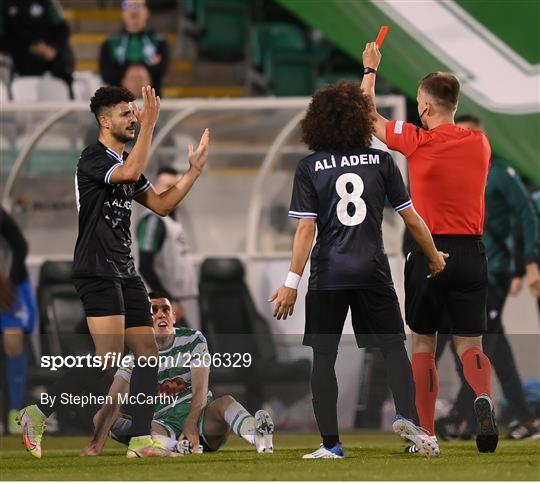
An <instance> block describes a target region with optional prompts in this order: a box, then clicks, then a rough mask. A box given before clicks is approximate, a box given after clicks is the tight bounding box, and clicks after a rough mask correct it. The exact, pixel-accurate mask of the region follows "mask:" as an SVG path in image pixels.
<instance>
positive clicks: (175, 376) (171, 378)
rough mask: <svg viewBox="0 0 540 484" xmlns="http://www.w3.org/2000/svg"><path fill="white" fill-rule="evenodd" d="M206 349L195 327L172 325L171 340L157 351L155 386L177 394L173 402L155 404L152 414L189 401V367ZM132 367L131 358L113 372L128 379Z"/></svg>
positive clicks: (201, 336)
mask: <svg viewBox="0 0 540 484" xmlns="http://www.w3.org/2000/svg"><path fill="white" fill-rule="evenodd" d="M207 353H208V344H207V343H206V338H205V337H204V335H203V334H202V333H201V332H200V331H197V330H194V329H189V328H184V327H182V328H175V336H174V340H173V342H172V343H171V344H170V345H169V346H168V347H167V348H163V349H160V351H159V370H158V387H157V391H156V395H167V396H171V397H173V396H175V395H176V396H177V400H176V401H175V403H174V404H160V403H157V404H156V409H155V412H154V418H158V417H160V416H162V415H163V414H164V413H166V412H167V411H168V410H170V409H171V408H172V407H173V406H177V405H179V404H183V403H190V402H191V398H192V390H191V370H190V364H191V363H192V362H193V366H201V365H200V364H198V365H197V364H196V363H195V362H197V361H198V362H200V361H201V360H202V357H203V355H205V354H207ZM129 356H131V358H133V355H132V354H131V353H130V355H129ZM132 371H133V360H132V361H131V364H129V365H126V366H121V367H120V368H119V369H118V371H117V372H116V374H115V376H120V377H122V378H123V379H124V380H126V381H127V382H128V383H129V381H130V380H131V373H132ZM208 397H212V392H210V391H208Z"/></svg>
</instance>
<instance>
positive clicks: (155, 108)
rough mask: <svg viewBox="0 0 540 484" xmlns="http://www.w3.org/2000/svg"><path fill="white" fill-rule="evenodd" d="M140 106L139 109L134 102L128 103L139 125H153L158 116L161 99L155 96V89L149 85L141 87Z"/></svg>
mask: <svg viewBox="0 0 540 484" xmlns="http://www.w3.org/2000/svg"><path fill="white" fill-rule="evenodd" d="M142 100H143V105H142V108H141V109H139V108H138V107H137V104H135V102H132V103H130V105H131V107H132V109H133V114H134V115H135V117H136V118H137V121H138V122H139V124H140V125H141V126H155V125H156V122H157V120H158V117H159V110H160V107H161V100H160V99H159V96H156V90H155V89H154V88H152V87H151V86H144V87H143V88H142Z"/></svg>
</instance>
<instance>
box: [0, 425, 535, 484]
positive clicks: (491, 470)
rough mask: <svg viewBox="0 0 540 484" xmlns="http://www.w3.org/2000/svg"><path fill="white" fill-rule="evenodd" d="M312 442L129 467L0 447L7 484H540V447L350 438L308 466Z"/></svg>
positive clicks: (228, 449) (116, 457)
mask: <svg viewBox="0 0 540 484" xmlns="http://www.w3.org/2000/svg"><path fill="white" fill-rule="evenodd" d="M319 439H320V438H319V437H318V436H316V435H314V434H301V435H288V434H278V435H277V436H276V438H275V448H276V450H275V452H274V454H272V455H270V454H265V455H258V454H257V453H256V452H255V451H254V450H253V448H251V447H250V446H249V445H248V444H246V443H244V442H243V441H241V440H240V439H238V438H236V437H231V438H230V440H229V442H228V444H227V445H226V446H225V447H224V448H223V449H222V450H220V451H219V452H214V453H207V454H203V455H192V456H187V457H181V458H178V459H175V460H173V459H166V460H164V459H145V460H143V459H140V460H139V459H129V460H127V459H126V458H125V457H124V455H125V447H122V446H121V445H119V444H117V443H115V442H110V443H108V444H107V447H106V448H105V452H104V454H103V455H102V456H100V457H85V458H83V457H78V452H79V450H80V448H82V446H83V445H84V443H85V442H86V441H87V439H85V438H82V437H47V436H45V438H44V449H43V458H42V459H40V460H38V459H35V458H33V457H31V456H30V455H29V454H27V453H26V452H25V451H24V450H23V448H22V444H21V443H20V439H19V438H14V437H7V438H2V439H0V479H1V480H138V481H139V480H175V481H177V480H190V481H192V480H428V481H435V480H445V481H447V480H540V442H530V441H528V442H527V441H521V442H510V441H504V440H503V441H501V442H500V443H499V448H498V449H497V452H496V453H495V454H478V452H477V451H476V446H475V444H474V442H473V441H470V442H450V443H446V442H443V443H442V445H441V452H442V455H441V456H440V457H439V458H435V459H427V458H424V457H420V456H417V455H410V454H404V453H403V452H402V450H403V448H404V445H403V444H402V443H401V442H400V440H399V439H398V438H397V437H395V436H393V435H386V434H368V433H361V432H354V433H344V434H343V435H342V440H343V444H344V448H345V452H346V454H347V457H346V458H345V459H343V460H332V461H302V459H301V456H302V454H304V453H306V452H311V451H312V450H314V448H315V447H316V446H317V445H318V442H319Z"/></svg>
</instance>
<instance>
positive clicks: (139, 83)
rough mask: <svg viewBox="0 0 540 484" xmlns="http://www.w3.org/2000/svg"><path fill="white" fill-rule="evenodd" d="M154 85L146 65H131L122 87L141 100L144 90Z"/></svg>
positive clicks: (124, 76) (123, 79)
mask: <svg viewBox="0 0 540 484" xmlns="http://www.w3.org/2000/svg"><path fill="white" fill-rule="evenodd" d="M150 84H152V79H151V78H150V72H149V71H148V69H147V67H146V66H145V65H144V64H132V65H130V66H129V67H128V68H127V69H126V71H125V72H124V75H123V76H122V82H121V86H122V87H125V88H126V89H127V90H128V91H130V92H131V93H132V94H133V95H134V96H135V97H136V98H137V99H140V98H141V93H142V88H143V87H144V86H148V85H150Z"/></svg>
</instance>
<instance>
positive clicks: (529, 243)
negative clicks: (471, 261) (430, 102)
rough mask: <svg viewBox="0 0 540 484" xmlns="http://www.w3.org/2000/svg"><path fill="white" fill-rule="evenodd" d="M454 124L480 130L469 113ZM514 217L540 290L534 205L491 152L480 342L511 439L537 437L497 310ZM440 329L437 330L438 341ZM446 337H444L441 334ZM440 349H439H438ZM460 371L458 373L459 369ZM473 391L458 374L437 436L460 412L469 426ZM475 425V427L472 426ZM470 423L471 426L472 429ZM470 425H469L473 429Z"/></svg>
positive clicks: (506, 280)
mask: <svg viewBox="0 0 540 484" xmlns="http://www.w3.org/2000/svg"><path fill="white" fill-rule="evenodd" d="M456 124H457V125H458V126H461V127H462V128H465V129H475V130H480V129H483V128H482V123H481V121H480V119H478V118H477V117H476V116H472V115H463V116H460V117H458V118H456ZM515 221H519V222H520V224H521V225H522V226H523V227H525V230H524V231H523V252H524V262H523V264H524V270H523V272H524V274H525V279H526V281H527V285H528V286H529V288H530V289H531V291H532V292H533V294H534V295H535V296H536V297H538V296H540V274H539V270H538V263H537V262H536V261H537V260H538V254H539V253H538V248H539V246H538V243H539V240H540V238H539V232H538V225H537V220H536V216H535V213H534V208H533V206H532V203H531V202H530V200H529V196H528V193H527V191H526V189H525V187H524V185H523V183H522V182H521V180H520V178H519V176H518V175H517V174H516V172H515V171H514V170H513V169H512V168H510V167H508V166H507V163H506V162H505V161H504V160H502V159H500V158H498V157H497V156H495V155H493V156H492V158H491V168H490V170H489V176H488V179H487V188H486V219H485V225H484V236H483V240H484V243H485V247H486V255H487V260H488V299H487V332H486V334H485V335H484V337H483V342H482V343H483V348H484V352H485V353H486V355H488V356H489V358H490V359H491V361H492V364H493V368H494V370H495V373H496V374H497V377H498V379H499V382H500V384H501V387H502V391H503V394H504V396H505V397H506V399H507V401H508V403H509V405H510V408H511V410H512V413H513V415H514V416H515V417H516V420H515V421H513V422H510V424H509V428H508V438H509V439H514V440H521V439H528V438H539V437H540V424H539V423H538V422H537V421H535V418H534V415H533V414H532V412H531V410H530V409H529V407H528V405H527V400H526V397H525V394H524V392H523V386H522V382H521V378H520V375H519V372H518V369H517V366H516V362H515V360H514V355H513V352H512V347H511V346H510V343H509V341H508V337H507V335H506V334H505V330H504V326H503V322H502V313H503V309H504V304H505V302H506V297H507V295H508V294H509V291H510V289H511V286H510V283H511V280H512V277H513V274H514V270H515V268H514V267H513V265H514V256H515V254H514V251H513V250H512V248H511V246H509V245H508V240H509V239H511V238H512V236H513V228H514V225H513V223H514V222H515ZM444 336H445V335H442V334H440V335H439V345H441V347H442V346H443V345H444V343H443V344H441V343H442V341H443V338H444ZM445 339H446V338H445ZM437 354H438V355H439V352H438V353H437ZM458 373H459V374H460V377H462V373H461V372H459V371H458ZM473 400H474V394H473V393H472V391H471V390H470V388H469V387H468V386H467V384H466V383H465V381H464V379H463V377H462V387H461V390H460V392H459V395H458V398H457V400H456V402H455V403H454V407H453V409H452V410H451V412H450V414H449V416H448V417H445V418H442V419H440V420H439V421H438V422H437V427H438V432H439V434H440V435H441V436H444V435H445V434H446V435H448V434H449V433H451V432H449V431H448V429H450V428H452V429H454V428H456V427H459V426H460V423H461V421H462V420H463V418H465V419H466V420H467V421H468V422H469V427H471V425H472V422H474V420H475V419H474V415H470V414H469V411H470V409H471V408H472V402H473ZM473 429H474V427H473ZM473 429H471V430H473ZM473 431H474V430H473Z"/></svg>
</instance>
